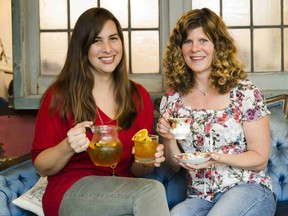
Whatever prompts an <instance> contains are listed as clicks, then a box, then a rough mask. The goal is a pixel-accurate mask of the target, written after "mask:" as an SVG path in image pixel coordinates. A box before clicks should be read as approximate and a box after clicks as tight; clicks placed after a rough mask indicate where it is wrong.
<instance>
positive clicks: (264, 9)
mask: <svg viewBox="0 0 288 216" xmlns="http://www.w3.org/2000/svg"><path fill="white" fill-rule="evenodd" d="M252 2H253V21H254V25H280V21H281V13H280V1H275V0H254V1H252Z"/></svg>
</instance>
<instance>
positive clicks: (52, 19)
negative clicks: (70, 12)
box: [39, 0, 67, 29]
mask: <svg viewBox="0 0 288 216" xmlns="http://www.w3.org/2000/svg"><path fill="white" fill-rule="evenodd" d="M55 5H57V6H55ZM39 14H40V29H66V28H67V1H66V0H41V1H40V4H39Z"/></svg>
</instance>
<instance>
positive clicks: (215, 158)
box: [179, 152, 221, 172]
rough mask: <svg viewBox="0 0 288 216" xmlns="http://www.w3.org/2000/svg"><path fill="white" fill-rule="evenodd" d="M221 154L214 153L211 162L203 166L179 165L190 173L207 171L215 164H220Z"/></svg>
mask: <svg viewBox="0 0 288 216" xmlns="http://www.w3.org/2000/svg"><path fill="white" fill-rule="evenodd" d="M220 156H221V154H219V153H216V152H213V153H212V154H211V158H210V160H208V161H206V162H205V163H202V164H191V163H181V162H179V165H180V166H182V167H183V168H185V169H187V170H188V171H189V172H190V171H192V172H195V171H197V170H200V169H207V168H211V167H212V165H213V164H215V163H217V162H219V159H220Z"/></svg>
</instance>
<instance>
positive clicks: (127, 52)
mask: <svg viewBox="0 0 288 216" xmlns="http://www.w3.org/2000/svg"><path fill="white" fill-rule="evenodd" d="M123 36H124V46H125V52H126V60H127V68H128V71H129V36H128V32H127V31H123Z"/></svg>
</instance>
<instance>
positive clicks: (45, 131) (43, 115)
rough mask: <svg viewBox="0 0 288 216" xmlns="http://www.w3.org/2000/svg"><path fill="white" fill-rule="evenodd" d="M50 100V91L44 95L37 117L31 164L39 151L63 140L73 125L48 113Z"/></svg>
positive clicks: (56, 115) (58, 116)
mask: <svg viewBox="0 0 288 216" xmlns="http://www.w3.org/2000/svg"><path fill="white" fill-rule="evenodd" d="M51 98H52V93H51V91H50V92H48V93H47V94H46V95H45V97H44V99H43V101H42V103H41V106H40V108H39V112H38V115H37V119H36V125H35V133H34V139H33V143H32V150H31V154H32V161H33V162H34V160H35V158H36V157H37V156H38V154H39V153H40V152H41V151H43V150H44V149H47V148H49V147H52V146H55V145H57V144H58V143H60V142H61V141H62V140H63V139H65V138H66V136H67V132H68V130H69V128H71V127H72V125H73V122H72V121H70V123H67V122H64V121H62V119H61V117H60V115H59V114H58V113H55V114H49V113H48V109H49V106H50V102H51Z"/></svg>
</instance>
